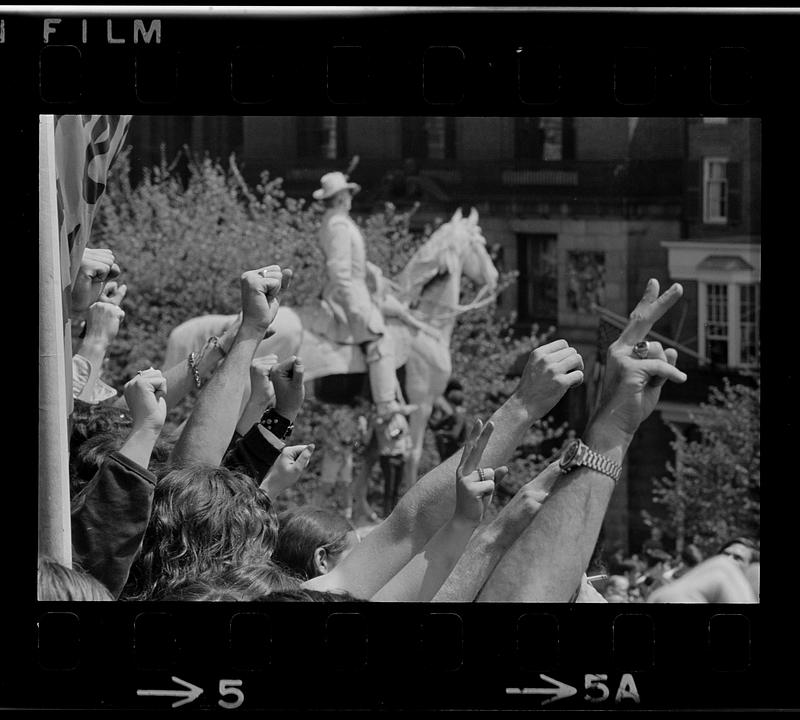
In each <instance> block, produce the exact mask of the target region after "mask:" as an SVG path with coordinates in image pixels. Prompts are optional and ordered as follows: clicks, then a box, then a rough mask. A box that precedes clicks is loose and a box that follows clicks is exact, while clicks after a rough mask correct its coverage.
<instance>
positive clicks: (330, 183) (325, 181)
mask: <svg viewBox="0 0 800 720" xmlns="http://www.w3.org/2000/svg"><path fill="white" fill-rule="evenodd" d="M319 184H320V185H321V187H320V189H319V190H314V192H313V193H312V196H313V198H314V200H325V199H326V198H329V197H333V196H334V195H336V193H338V192H341V191H342V190H350V191H351V192H352V193H353V195H355V194H356V193H357V192H358V191H359V190H361V186H360V185H359V184H358V183H354V182H347V176H346V175H345V174H344V173H340V172H330V173H327V174H326V175H323V176H322V178H321V179H320V181H319Z"/></svg>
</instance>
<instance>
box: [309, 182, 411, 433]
mask: <svg viewBox="0 0 800 720" xmlns="http://www.w3.org/2000/svg"><path fill="white" fill-rule="evenodd" d="M360 189H361V188H360V186H359V185H358V184H357V183H354V182H349V181H348V178H347V176H346V175H344V173H341V172H330V173H327V174H326V175H323V176H322V179H321V180H320V188H319V189H318V190H315V191H314V193H313V197H314V199H315V200H321V201H323V202H324V203H325V205H326V208H327V209H326V211H325V214H324V216H323V218H322V224H321V226H320V231H319V237H320V242H321V245H322V250H323V252H324V253H325V260H326V262H325V266H326V269H327V273H328V278H327V283H326V284H325V288H324V290H323V292H322V299H323V303H325V304H327V305H328V307H329V309H330V311H331V312H332V314H333V317H334V318H335V321H336V322H335V323H334V327H335V332H336V334H337V337H335V338H332V339H333V340H335V341H337V342H342V343H347V344H356V345H360V346H361V348H362V349H363V350H364V355H365V359H366V361H367V368H368V372H369V381H370V389H371V391H372V399H373V402H374V403H375V406H376V409H377V413H378V418H379V420H380V421H382V424H383V428H384V429H385V432H386V434H387V436H388V437H390V438H396V437H398V436H400V435H402V434H403V433H405V432H407V431H408V423H407V421H406V418H405V415H404V414H403V412H402V405H401V402H400V399H401V397H402V394H401V393H400V387H399V383H398V381H397V376H396V375H395V348H394V345H393V342H392V338H391V336H390V335H389V333H388V330H387V328H386V323H385V321H384V317H383V314H382V312H381V308H380V307H379V306H378V305H377V304H376V303H375V302H373V298H372V296H371V295H370V291H369V288H368V285H367V278H368V274H369V273H370V272H371V271H373V272H374V270H373V269H372V268H370V267H369V265H370V264H369V263H368V262H367V254H366V246H365V243H364V236H363V235H362V233H361V230H360V229H359V227H358V225H356V223H355V222H354V221H353V219H352V218H351V217H350V209H351V207H352V198H353V195H355V194H356V193H357V192H358V191H359V190H360ZM378 279H379V280H380V276H378Z"/></svg>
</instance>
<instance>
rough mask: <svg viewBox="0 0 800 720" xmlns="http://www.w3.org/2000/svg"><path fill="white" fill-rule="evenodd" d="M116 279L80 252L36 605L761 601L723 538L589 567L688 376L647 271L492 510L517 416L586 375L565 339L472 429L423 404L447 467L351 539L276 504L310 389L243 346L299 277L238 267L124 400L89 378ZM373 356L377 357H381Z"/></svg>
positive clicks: (537, 357)
mask: <svg viewBox="0 0 800 720" xmlns="http://www.w3.org/2000/svg"><path fill="white" fill-rule="evenodd" d="M119 276H120V268H119V267H118V265H117V263H116V259H115V257H114V255H113V253H112V252H111V251H109V250H105V249H100V250H94V249H87V250H86V251H85V253H84V256H83V260H82V262H81V268H80V272H79V273H78V279H77V281H76V282H75V284H74V286H73V298H72V299H73V312H74V313H75V315H76V317H78V318H83V319H84V320H85V334H84V337H83V338H82V339H81V342H80V343H79V344H78V346H77V348H76V352H75V356H74V358H73V369H74V372H73V378H74V385H73V396H74V398H75V400H74V411H73V414H72V416H71V438H70V490H71V498H72V499H71V528H72V530H71V532H72V554H73V559H74V567H72V568H67V567H64V566H62V565H59V564H58V563H56V562H54V561H53V560H51V559H49V558H46V557H40V561H39V598H40V599H42V600H64V599H66V600H80V599H83V600H112V599H114V600H116V599H121V600H179V601H200V600H206V601H290V600H297V601H334V600H336V601H339V600H350V601H356V600H358V601H400V600H407V601H436V602H441V601H464V602H472V601H482V602H483V601H549V602H569V601H575V602H619V601H631V600H632V599H633V598H634V592H633V590H634V588H636V589H638V590H639V599H642V600H646V601H648V602H681V601H684V602H714V601H729V602H754V601H756V599H757V596H758V595H757V593H758V591H757V571H756V570H755V568H754V566H755V565H756V564H757V563H754V562H749V563H748V564H747V567H744V566H743V564H742V563H741V562H740V561H739V559H738V558H737V557H736V554H737V553H738V554H739V555H741V552H740V548H738V547H735V544H734V545H731V546H730V547H734V550H730V547H729V548H726V549H723V551H721V553H720V554H719V555H715V556H713V557H711V558H708V559H702V558H698V557H696V556H690V555H687V556H686V558H683V559H682V560H681V562H683V563H684V564H683V565H681V566H680V567H674V566H672V565H671V564H668V563H666V562H662V564H661V567H660V569H659V570H657V571H653V572H651V570H652V567H643V566H642V564H641V563H639V564H635V565H634V567H633V568H631V569H629V570H628V569H625V568H626V567H627V566H626V565H625V563H624V562H620V563H619V564H618V566H617V567H613V568H610V569H609V572H608V573H607V577H606V578H605V579H604V582H602V583H599V582H598V580H597V578H593V577H591V576H590V573H591V567H590V561H591V559H592V555H593V552H594V548H595V546H596V543H597V539H598V535H599V532H600V528H601V525H602V522H603V518H604V515H605V513H606V509H607V506H608V503H609V500H610V498H611V495H612V493H613V491H614V488H615V485H616V481H617V478H618V477H619V474H620V468H621V464H622V462H623V460H624V458H625V454H626V452H627V449H628V447H629V445H630V443H631V440H632V438H633V437H634V435H635V433H636V432H637V429H638V427H639V426H640V424H641V423H642V422H643V421H644V420H645V419H646V418H647V417H648V416H649V415H650V413H651V412H652V411H653V409H654V408H655V405H656V403H657V401H658V398H659V395H660V392H661V388H662V386H663V385H664V383H665V382H667V381H671V382H678V383H680V382H684V381H685V380H686V375H685V374H684V373H683V372H682V371H681V370H679V369H678V368H677V352H676V351H675V350H673V349H669V348H667V349H665V348H663V347H662V346H661V344H660V343H658V342H647V341H646V340H645V338H646V337H647V335H648V333H649V331H650V329H651V328H652V326H653V324H654V323H655V322H656V321H657V320H658V319H659V318H660V317H662V316H663V315H664V314H665V313H666V312H667V311H668V310H669V309H670V307H672V306H673V305H674V303H675V302H676V301H677V300H678V299H679V298H680V297H681V294H682V289H681V287H680V285H677V284H675V285H672V286H671V287H670V288H668V289H667V290H666V291H665V292H664V293H663V294H660V289H659V284H658V282H657V281H656V280H650V281H649V282H648V284H647V288H646V290H645V292H644V295H643V297H642V299H641V301H640V302H639V303H638V305H637V306H636V308H634V310H633V312H632V313H631V319H630V322H629V324H628V326H627V327H626V328H625V330H623V332H622V333H621V335H620V337H619V338H618V339H617V340H616V341H615V342H614V343H613V344H612V345H611V346H610V348H609V350H608V360H607V362H608V366H607V367H608V370H607V372H606V374H605V379H604V384H603V388H602V393H601V400H600V403H599V405H598V408H597V410H596V411H595V413H594V415H593V417H592V418H591V420H590V421H589V423H588V425H587V427H586V429H585V431H584V433H583V435H582V437H581V438H575V439H574V440H572V441H571V442H570V443H569V444H568V446H567V448H566V449H565V451H564V453H563V454H562V455H561V457H560V458H558V459H557V460H556V461H554V462H552V463H551V464H550V465H549V466H547V467H546V468H545V469H544V470H543V471H542V472H541V473H540V474H539V475H537V476H536V477H532V478H527V479H526V483H525V484H523V485H522V487H521V488H520V489H519V490H518V492H517V493H516V494H515V495H514V496H513V498H512V499H511V500H510V501H509V502H508V503H507V504H506V505H505V506H504V507H503V508H502V510H501V511H500V512H499V513H498V514H497V515H496V516H493V517H492V518H491V519H488V513H487V508H488V507H489V503H490V502H491V499H492V496H493V493H494V490H495V487H496V486H497V485H499V484H501V483H503V481H504V478H505V477H506V476H507V475H508V472H509V471H508V468H507V467H506V465H505V463H507V462H508V461H509V459H510V458H511V457H512V455H513V453H514V451H515V449H516V448H517V446H518V445H519V444H520V442H521V441H522V440H523V438H524V437H525V434H526V432H527V430H528V429H529V428H530V426H531V425H532V424H533V423H534V422H536V421H537V420H539V419H540V418H543V417H545V416H546V415H547V414H548V413H549V412H550V410H551V409H552V408H553V407H554V406H555V404H556V403H557V402H559V401H560V400H561V398H562V397H563V396H564V395H565V394H566V393H567V392H569V390H570V388H572V387H575V386H577V385H579V384H580V383H582V382H583V360H582V358H581V356H580V354H579V353H578V351H577V350H576V349H575V348H574V347H571V346H570V345H569V343H568V342H567V341H566V340H564V339H557V340H555V341H552V342H549V343H547V344H544V345H541V346H539V347H537V348H535V349H533V350H532V351H531V353H530V356H529V358H528V360H527V364H526V365H525V368H524V371H523V373H522V375H521V378H520V380H519V383H518V386H517V388H516V389H515V391H514V392H513V393H512V394H511V396H510V397H509V398H508V399H507V400H506V401H505V402H504V403H503V404H502V405H501V406H500V407H498V408H495V409H494V410H493V412H491V414H490V415H489V417H487V418H478V419H476V420H475V422H473V423H471V425H470V427H466V425H465V421H464V419H463V416H462V414H461V413H460V412H458V411H457V410H456V409H457V408H459V407H460V406H461V405H462V404H463V393H464V389H463V388H462V387H457V386H453V387H451V388H449V389H448V393H447V397H446V398H445V400H446V402H447V403H449V405H450V407H449V410H448V411H447V412H442V413H440V417H438V419H437V416H436V415H434V424H436V423H437V422H439V423H441V424H440V425H439V426H437V429H438V430H439V431H440V434H439V435H438V436H437V439H438V441H439V450H440V454H441V456H442V462H441V463H440V464H439V465H438V466H437V467H435V468H434V469H433V470H431V471H430V472H428V473H427V474H425V475H424V476H422V477H420V478H418V480H417V482H416V483H415V484H414V485H413V486H412V487H411V488H410V489H409V490H408V491H407V492H405V494H403V495H402V496H401V497H399V498H398V499H397V501H396V504H393V505H392V507H391V509H390V511H389V512H388V514H387V516H386V517H385V519H383V520H382V521H380V522H379V523H378V524H377V525H376V526H375V527H374V528H373V529H372V530H371V532H369V534H367V535H366V536H365V537H363V538H361V537H359V535H358V533H357V532H356V530H355V528H354V527H353V525H352V524H351V523H350V521H349V520H348V519H346V518H345V517H343V516H340V515H338V514H336V513H334V512H333V511H331V510H328V509H325V508H321V507H314V506H301V507H295V508H292V509H290V510H288V511H285V512H283V513H280V514H278V513H277V512H276V510H275V502H276V499H277V498H278V497H279V496H280V495H281V493H284V492H285V491H286V490H287V489H288V488H290V487H292V486H293V485H294V484H295V483H297V482H298V480H299V479H300V478H301V477H302V475H303V472H304V470H305V469H306V467H307V465H308V463H309V459H310V457H311V454H312V452H313V450H314V445H313V438H295V437H292V432H293V428H294V421H295V419H296V418H297V416H298V414H299V413H301V412H302V409H303V403H304V399H305V389H304V382H303V362H302V359H301V358H299V357H295V356H290V357H286V358H278V357H274V356H272V357H267V358H256V349H257V347H258V345H259V343H260V342H261V341H262V340H263V339H264V338H265V337H268V336H269V335H270V333H271V325H272V322H273V320H274V318H275V315H276V312H277V310H278V307H279V303H280V297H281V292H282V291H283V290H285V289H286V288H287V287H288V285H289V283H290V282H291V279H292V270H291V269H288V268H281V267H279V266H278V265H268V266H266V267H261V268H254V269H251V270H247V271H246V272H244V273H243V274H242V276H241V282H240V285H241V313H240V315H239V320H238V321H237V323H236V324H235V325H234V326H233V327H231V328H229V329H228V330H227V331H226V332H225V333H224V334H223V335H222V336H220V337H211V338H209V339H208V341H207V342H206V343H205V346H204V347H203V348H202V350H200V351H199V352H196V353H195V352H192V353H191V354H190V355H189V357H188V358H186V360H185V361H183V362H181V363H180V364H178V365H177V366H175V367H170V368H165V369H163V370H159V369H154V368H152V367H150V368H143V369H141V370H139V371H138V372H137V373H136V374H135V375H134V376H133V377H132V378H131V379H130V380H129V381H128V382H127V383H126V384H125V386H124V388H123V389H122V392H121V393H120V392H118V391H116V390H115V389H114V388H111V387H109V386H108V385H107V384H106V383H105V382H103V380H102V379H101V377H100V375H101V370H102V366H103V358H104V356H105V355H106V353H107V352H108V349H109V347H110V345H111V344H112V343H113V341H114V338H115V336H116V334H117V332H118V329H119V324H120V322H121V321H122V319H123V317H124V312H123V311H122V309H121V303H122V300H123V298H124V297H125V295H126V290H127V289H126V287H125V285H122V284H120V282H119ZM376 326H377V323H374V324H373V325H370V327H373V328H374V327H376ZM369 338H370V339H369V342H370V343H372V342H376V341H375V340H374V338H373V337H372V335H369ZM370 352H373V353H374V355H375V357H374V363H371V364H375V365H376V366H378V367H380V366H381V365H382V364H383V363H382V358H384V357H385V355H383V354H382V351H380V350H375V348H374V347H372V348H371V349H370ZM378 386H379V384H377V383H376V387H378ZM190 393H195V394H196V398H195V402H194V405H193V409H192V411H191V414H190V415H189V417H188V419H187V420H186V422H185V423H184V424H183V425H182V426H181V427H180V428H179V429H178V431H177V432H175V433H172V434H166V433H164V432H163V429H164V424H165V419H166V416H167V412H168V411H169V410H170V409H171V408H174V407H175V406H176V405H177V404H178V403H180V402H181V401H182V400H183V399H184V398H186V396H187V395H189V394H190ZM243 397H246V402H244V403H242V398H243ZM381 402H383V403H385V407H384V412H383V418H384V422H385V425H386V426H387V429H390V433H389V435H390V436H391V437H399V436H401V435H402V432H403V429H404V428H403V422H402V418H401V417H400V418H398V405H397V404H396V403H395V400H394V399H393V398H392V397H390V394H387V395H386V397H385V398H384V399H382V400H381ZM487 414H488V409H487ZM398 430H399V433H398ZM459 446H461V447H460V449H458V448H459ZM740 544H741V542H740ZM651 555H652V553H651ZM651 555H647V554H646V553H645V555H644V556H643V557H644V558H645V562H644V565H647V564H648V563H649V562H650V559H649V558H651ZM750 559H751V560H752V557H751V558H750ZM667 565H669V567H667ZM668 572H671V575H670V576H669V577H667V575H668ZM643 576H644V577H650V578H654V579H653V581H652V582H647V581H641V577H643ZM651 586H652V587H651ZM598 588H599V589H598ZM622 598H624V600H622Z"/></svg>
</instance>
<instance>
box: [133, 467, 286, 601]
mask: <svg viewBox="0 0 800 720" xmlns="http://www.w3.org/2000/svg"><path fill="white" fill-rule="evenodd" d="M277 536H278V518H277V516H276V514H275V511H274V510H273V508H272V503H271V502H270V499H269V497H267V494H266V493H265V492H264V491H263V490H261V489H260V488H259V487H258V486H257V485H255V484H254V483H253V481H252V479H251V478H249V477H247V476H246V475H244V474H242V473H239V472H235V471H233V470H228V469H227V468H223V467H217V466H215V465H194V466H190V467H185V468H180V469H177V470H173V471H172V472H170V473H168V474H167V475H165V476H164V478H163V479H162V480H161V482H159V483H158V485H156V489H155V493H154V496H153V514H152V516H151V517H150V522H149V523H148V526H147V530H146V531H145V534H144V539H143V541H142V551H141V555H140V557H139V559H138V561H137V562H136V563H135V565H134V567H133V570H132V573H131V582H130V583H129V589H128V590H127V591H126V596H127V597H129V598H130V599H136V600H144V599H148V600H151V599H152V600H157V599H159V597H160V596H162V595H164V594H166V593H169V592H171V590H172V588H173V587H177V586H178V585H180V584H181V583H183V582H185V581H186V579H187V578H190V577H196V578H202V577H203V576H208V575H212V574H217V573H220V572H222V571H224V570H225V569H227V568H229V567H235V566H237V565H241V564H244V563H252V562H256V563H257V562H259V561H264V560H266V559H268V558H269V557H270V555H271V554H272V551H273V550H274V548H275V543H276V540H277Z"/></svg>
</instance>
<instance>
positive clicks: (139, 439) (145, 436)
mask: <svg viewBox="0 0 800 720" xmlns="http://www.w3.org/2000/svg"><path fill="white" fill-rule="evenodd" d="M159 434H160V431H158V430H153V429H150V428H134V429H133V430H132V431H131V434H130V435H128V439H127V440H126V441H125V444H124V445H123V446H122V447H121V448H120V450H119V454H120V455H123V456H124V457H126V458H128V460H132V461H133V462H135V463H136V464H137V465H140V466H141V467H143V468H147V466H148V465H149V464H150V455H151V454H152V452H153V448H154V447H155V444H156V441H157V440H158V436H159Z"/></svg>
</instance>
